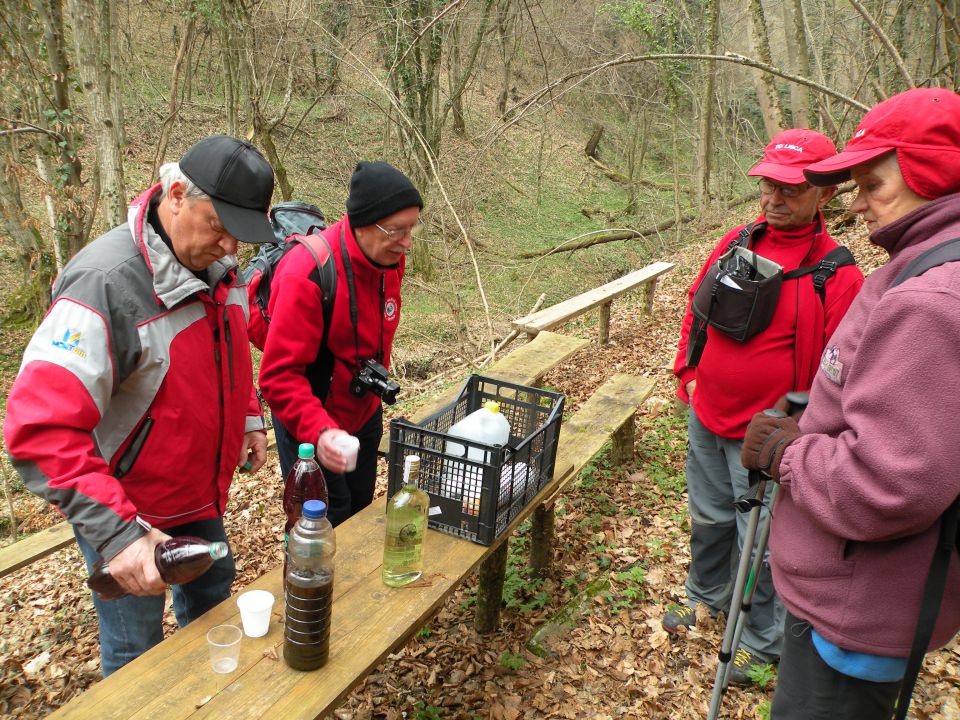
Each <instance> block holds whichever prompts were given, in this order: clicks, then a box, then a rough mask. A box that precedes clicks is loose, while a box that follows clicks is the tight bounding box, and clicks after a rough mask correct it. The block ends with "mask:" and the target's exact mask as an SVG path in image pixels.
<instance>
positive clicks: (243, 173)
mask: <svg viewBox="0 0 960 720" xmlns="http://www.w3.org/2000/svg"><path fill="white" fill-rule="evenodd" d="M180 170H181V171H182V172H183V174H184V175H186V176H187V177H188V178H189V179H190V180H191V181H192V182H193V183H194V185H196V186H197V187H198V188H200V189H201V190H202V191H203V192H204V193H205V194H206V195H207V196H208V197H209V198H210V202H212V203H213V207H214V208H215V209H216V211H217V215H218V216H219V218H220V222H221V223H223V226H224V228H226V230H227V232H229V233H230V234H231V235H233V236H234V237H235V238H236V239H237V240H240V241H241V242H248V243H266V242H274V241H275V238H274V236H273V230H272V229H271V227H270V221H269V219H268V217H267V211H268V210H269V208H270V198H271V197H272V196H273V168H271V167H270V163H268V162H267V161H266V159H265V158H264V157H263V155H261V154H260V151H259V150H257V149H256V148H255V147H254V146H253V145H251V144H250V143H248V142H245V141H243V140H240V139H239V138H235V137H230V136H229V135H211V136H209V137H205V138H204V139H203V140H200V141H199V142H197V143H196V144H195V145H194V146H193V147H191V148H190V149H189V150H187V152H186V154H185V155H184V156H183V157H182V158H180Z"/></svg>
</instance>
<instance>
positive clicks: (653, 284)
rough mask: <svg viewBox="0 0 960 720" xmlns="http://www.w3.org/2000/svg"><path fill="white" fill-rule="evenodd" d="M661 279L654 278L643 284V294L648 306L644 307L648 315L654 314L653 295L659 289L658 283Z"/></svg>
mask: <svg viewBox="0 0 960 720" xmlns="http://www.w3.org/2000/svg"><path fill="white" fill-rule="evenodd" d="M659 279H660V278H652V279H650V280H648V281H647V282H645V283H644V284H643V294H644V296H645V297H646V300H647V302H646V304H645V305H644V306H643V310H644V312H646V313H647V315H652V314H653V293H654V291H655V290H656V289H657V281H658V280H659Z"/></svg>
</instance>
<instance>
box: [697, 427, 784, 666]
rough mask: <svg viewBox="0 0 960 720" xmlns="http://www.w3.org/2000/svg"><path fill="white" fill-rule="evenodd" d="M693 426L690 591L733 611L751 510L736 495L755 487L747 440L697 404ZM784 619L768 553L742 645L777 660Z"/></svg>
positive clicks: (768, 659)
mask: <svg viewBox="0 0 960 720" xmlns="http://www.w3.org/2000/svg"><path fill="white" fill-rule="evenodd" d="M687 432H688V439H689V450H688V451H687V500H688V508H689V511H690V525H691V533H690V569H689V571H688V573H687V582H686V590H687V597H688V598H689V601H690V603H691V605H692V604H694V603H697V602H701V603H704V604H705V605H707V606H708V607H709V608H710V609H711V611H712V612H714V613H716V612H719V611H721V610H722V611H723V612H727V611H728V610H729V606H730V600H731V595H732V594H733V583H734V579H735V578H736V573H737V561H738V559H739V557H740V551H741V549H742V547H743V539H744V535H745V534H746V530H747V522H748V519H749V514H748V513H740V512H737V511H736V509H735V508H734V506H733V502H734V500H736V499H737V498H738V497H740V496H742V495H745V494H746V493H747V492H748V491H749V489H750V483H749V480H748V478H747V471H746V470H745V469H744V467H743V466H742V465H741V464H740V448H741V446H742V445H743V442H742V441H741V440H728V439H726V438H722V437H719V436H718V435H714V434H713V433H712V432H710V431H709V430H708V429H707V428H705V427H704V426H703V424H702V423H701V422H700V420H698V419H697V416H696V414H695V413H694V412H693V408H690V414H689V419H688V423H687ZM767 497H768V498H769V494H768V495H767ZM767 512H768V511H767V507H764V508H762V510H761V515H760V524H761V525H762V524H763V522H764V519H765V518H766V515H767ZM759 534H760V533H759V529H758V532H757V535H758V536H759ZM783 623H784V609H783V605H782V604H781V602H780V599H779V598H778V597H777V595H776V593H775V592H774V589H773V579H772V577H771V575H770V564H769V560H767V559H766V558H765V559H764V562H763V565H762V566H761V572H760V578H759V580H758V582H757V589H756V592H755V593H754V595H753V606H752V609H751V611H750V620H749V622H748V624H747V625H746V627H745V628H744V630H743V636H742V638H741V641H740V646H741V647H743V648H745V649H747V650H749V651H750V652H752V653H753V654H754V655H756V656H757V657H758V659H760V660H762V661H765V662H771V661H774V660H776V659H777V658H778V657H779V656H780V646H781V643H782V640H783Z"/></svg>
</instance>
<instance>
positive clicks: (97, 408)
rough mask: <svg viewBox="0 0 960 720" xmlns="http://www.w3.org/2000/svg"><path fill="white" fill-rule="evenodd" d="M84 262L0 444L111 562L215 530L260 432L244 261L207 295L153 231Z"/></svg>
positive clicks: (63, 294) (128, 236) (39, 337)
mask: <svg viewBox="0 0 960 720" xmlns="http://www.w3.org/2000/svg"><path fill="white" fill-rule="evenodd" d="M159 194H160V186H159V185H157V186H155V187H153V188H151V189H150V190H148V191H147V192H145V193H144V194H143V195H142V196H140V197H139V198H138V199H137V200H135V201H134V202H133V204H132V205H131V206H130V209H129V211H128V216H127V218H128V222H127V224H124V225H121V226H119V227H116V228H114V229H113V230H111V231H110V232H108V233H107V234H105V235H104V236H102V237H100V238H98V239H97V240H96V241H94V242H93V243H91V244H90V245H88V246H87V247H86V248H84V249H83V250H81V251H80V252H79V253H77V255H76V257H74V258H73V259H72V260H71V261H70V263H68V265H67V266H66V267H65V268H64V269H63V272H61V273H60V275H59V277H58V278H57V281H56V283H55V284H54V288H53V304H52V305H51V306H50V310H49V311H48V312H47V315H46V317H45V318H44V319H43V322H42V323H41V324H40V327H39V328H38V329H37V332H36V333H35V334H34V336H33V338H32V339H31V340H30V343H29V344H28V345H27V348H26V350H25V352H24V355H23V363H22V365H21V367H20V372H19V374H18V375H17V378H16V380H15V381H14V384H13V387H12V388H11V390H10V394H9V397H8V401H7V416H6V422H5V423H4V427H3V431H4V438H5V440H6V443H7V449H8V451H9V453H10V456H11V458H12V460H13V463H14V466H15V467H16V469H17V471H18V472H19V473H20V475H21V476H22V477H23V479H24V482H25V484H26V485H27V487H28V488H29V489H30V490H32V491H33V492H35V493H36V494H38V495H40V496H42V497H44V498H45V499H46V500H47V501H49V502H50V503H52V504H53V505H55V506H56V507H57V508H58V509H59V510H60V512H62V513H63V514H64V515H65V516H66V518H67V520H69V521H70V522H71V523H72V524H73V525H75V526H76V528H77V530H78V531H79V532H80V533H81V534H82V535H83V536H84V538H86V539H87V540H88V541H89V542H90V543H91V544H92V545H93V546H94V547H95V548H96V549H97V551H98V552H100V554H101V555H103V556H104V557H106V558H108V559H109V558H111V557H113V556H114V555H116V554H117V553H118V552H120V551H121V550H123V549H124V548H125V547H127V546H128V545H129V544H130V543H131V542H133V541H135V540H136V539H137V538H139V537H140V536H141V535H143V534H144V533H145V527H148V526H149V525H153V526H155V527H158V528H160V529H163V528H167V527H171V526H174V525H179V524H181V523H185V522H189V521H193V520H202V519H208V518H214V517H218V516H220V515H222V514H223V511H224V508H225V507H226V504H227V492H228V489H229V486H230V481H231V478H232V477H233V473H234V471H235V470H236V463H237V458H238V457H239V455H240V448H241V444H242V441H243V435H244V433H245V432H247V431H251V430H258V429H262V428H263V418H262V416H261V414H260V408H259V404H258V403H257V400H256V395H255V393H254V390H253V370H252V367H251V362H250V351H249V345H248V340H247V329H246V324H247V315H246V313H247V299H246V293H245V292H244V288H243V287H242V286H240V287H237V286H236V285H235V284H234V282H235V279H236V260H235V259H234V258H232V257H230V256H228V257H225V258H223V259H222V260H219V261H217V262H215V263H214V264H213V265H211V266H210V267H209V268H208V270H207V274H208V279H209V285H208V284H207V283H206V282H204V281H203V280H200V279H199V278H198V277H196V276H195V275H194V274H193V273H192V272H191V271H190V270H188V269H187V268H185V267H184V266H183V265H181V264H180V263H179V262H178V261H177V259H176V256H175V255H174V254H173V253H172V251H171V250H170V249H169V248H168V247H167V245H166V244H164V242H163V241H162V240H161V239H160V236H159V235H158V234H157V233H156V232H155V230H154V229H153V228H152V227H151V226H150V225H149V224H148V223H147V221H146V217H147V212H148V210H149V205H150V202H151V201H155V200H156V198H157V197H158V196H159Z"/></svg>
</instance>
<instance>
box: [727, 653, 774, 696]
mask: <svg viewBox="0 0 960 720" xmlns="http://www.w3.org/2000/svg"><path fill="white" fill-rule="evenodd" d="M769 664H770V663H768V662H764V661H763V660H761V659H760V658H758V657H757V656H756V655H754V654H753V653H752V652H750V651H749V650H744V649H743V648H740V649H738V650H737V654H736V655H734V656H733V662H732V664H731V665H730V671H729V673H728V675H727V679H728V680H729V681H730V684H731V685H740V686H741V687H742V686H749V685H756V684H757V681H756V680H754V679H753V678H752V677H750V671H751V670H753V669H754V668H761V667H764V666H766V665H769ZM764 684H766V683H764Z"/></svg>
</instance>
